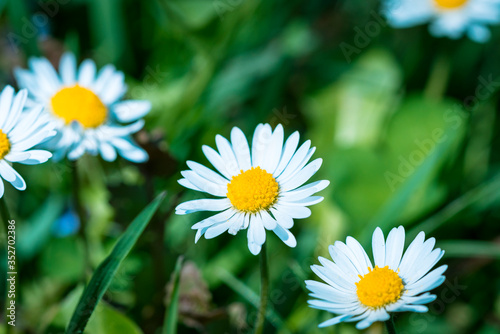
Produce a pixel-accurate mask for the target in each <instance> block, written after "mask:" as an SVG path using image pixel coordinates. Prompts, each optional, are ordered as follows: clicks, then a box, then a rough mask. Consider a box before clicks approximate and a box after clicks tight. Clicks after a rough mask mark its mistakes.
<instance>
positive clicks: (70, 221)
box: [52, 210, 80, 238]
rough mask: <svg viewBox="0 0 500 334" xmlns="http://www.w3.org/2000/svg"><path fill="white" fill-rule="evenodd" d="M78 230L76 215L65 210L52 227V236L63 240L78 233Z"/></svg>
mask: <svg viewBox="0 0 500 334" xmlns="http://www.w3.org/2000/svg"><path fill="white" fill-rule="evenodd" d="M79 229H80V219H79V218H78V215H77V214H76V213H75V212H74V211H71V210H67V211H66V212H65V213H64V214H63V215H62V216H61V217H59V219H57V220H56V221H55V222H54V225H53V226H52V233H53V234H54V236H56V237H59V238H64V237H67V236H70V235H74V234H76V233H78V230H79Z"/></svg>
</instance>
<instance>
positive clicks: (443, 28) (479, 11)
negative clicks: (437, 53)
mask: <svg viewBox="0 0 500 334" xmlns="http://www.w3.org/2000/svg"><path fill="white" fill-rule="evenodd" d="M384 11H385V15H386V16H387V19H388V21H389V24H391V25H392V26H393V27H395V28H408V27H412V26H415V25H419V24H425V23H428V22H430V23H431V24H430V26H429V30H430V32H431V34H432V35H434V36H436V37H443V36H444V37H448V38H452V39H458V38H460V37H462V36H463V35H464V34H467V36H469V38H470V39H472V40H474V41H476V42H479V43H484V42H486V41H488V40H489V39H490V35H491V33H490V30H489V29H488V28H487V27H486V25H488V24H498V23H500V0H420V1H414V0H386V2H385V8H384Z"/></svg>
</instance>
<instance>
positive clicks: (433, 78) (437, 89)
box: [424, 54, 451, 101]
mask: <svg viewBox="0 0 500 334" xmlns="http://www.w3.org/2000/svg"><path fill="white" fill-rule="evenodd" d="M450 69H451V64H450V58H449V57H448V56H447V55H445V54H440V55H438V56H437V57H436V59H435V60H434V64H433V65H432V68H431V73H430V75H429V79H428V81H427V85H426V87H425V90H424V95H425V96H426V97H427V98H429V99H431V100H437V101H439V100H440V99H441V98H442V97H443V95H444V93H445V92H446V86H447V85H448V79H449V77H450Z"/></svg>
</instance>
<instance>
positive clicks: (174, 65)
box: [0, 0, 500, 334]
mask: <svg viewBox="0 0 500 334" xmlns="http://www.w3.org/2000/svg"><path fill="white" fill-rule="evenodd" d="M379 7H380V3H379V2H375V1H361V0H352V1H346V0H337V1H330V0H313V1H295V0H292V1H285V0H277V1H260V0H244V1H243V0H241V1H237V0H209V1H204V0H151V1H133V0H72V1H62V0H56V1H52V0H50V1H49V0H43V1H35V0H19V1H16V0H0V28H1V31H2V36H3V37H1V40H2V47H1V48H0V81H1V82H2V83H3V84H13V85H15V82H14V81H13V78H12V76H11V73H12V70H13V68H14V67H15V66H22V65H24V64H25V62H26V59H27V58H28V57H30V56H38V55H43V56H46V57H48V58H49V59H50V60H51V61H53V62H54V63H56V62H57V60H58V58H59V56H60V54H61V53H62V50H63V49H68V50H71V51H73V52H74V53H75V54H77V56H78V58H79V60H82V59H84V58H89V57H90V58H93V59H94V60H96V62H97V64H98V66H99V67H102V66H104V65H105V64H108V63H112V64H114V65H115V66H116V67H117V68H118V69H119V70H122V71H123V72H124V73H125V76H126V81H127V84H128V87H129V89H128V91H127V93H126V98H131V99H147V100H150V101H151V103H152V106H153V109H152V111H151V112H150V113H149V114H148V115H147V116H146V126H145V130H144V131H143V132H142V133H140V134H138V136H137V140H138V141H139V142H140V144H141V145H143V146H144V147H145V148H146V149H147V150H148V153H149V155H150V160H149V161H148V162H147V163H145V164H141V165H135V164H132V163H129V162H127V161H125V160H123V159H118V160H117V161H115V162H113V163H107V162H104V161H103V160H101V159H100V158H95V157H90V156H85V157H83V158H82V159H80V160H79V161H78V167H79V170H80V171H81V175H80V177H81V184H82V189H81V195H82V198H83V202H84V206H85V212H86V213H87V218H88V221H87V222H86V224H85V226H86V227H85V230H84V231H81V230H80V231H74V233H70V234H69V235H66V236H59V235H57V234H56V233H54V229H56V226H55V221H57V220H58V219H59V218H60V217H61V215H63V213H64V212H66V211H71V210H73V203H72V199H71V193H72V182H71V172H72V167H71V166H70V165H69V164H67V163H66V162H48V163H46V164H43V165H40V166H36V168H34V167H33V166H18V165H16V169H17V168H19V169H18V170H19V173H20V174H21V175H23V176H24V177H25V179H26V181H27V185H28V188H27V190H26V191H25V192H15V191H12V189H10V188H8V187H6V195H5V197H6V198H7V200H8V202H9V207H10V210H11V211H12V212H14V213H15V214H16V221H17V225H16V226H17V227H16V228H17V244H16V247H17V256H18V270H19V272H20V273H21V274H19V276H18V290H19V291H20V293H19V297H18V301H17V305H18V312H19V313H18V314H19V319H21V318H22V319H23V321H19V327H18V332H19V333H47V334H48V333H61V332H64V330H66V329H67V332H68V333H69V332H82V331H83V328H84V327H85V324H86V323H87V321H88V324H87V326H86V327H85V333H89V334H93V333H96V334H114V333H155V334H156V333H161V332H164V333H169V334H170V333H174V332H175V331H176V332H177V333H179V334H184V333H251V332H252V324H253V322H254V320H255V312H256V311H255V310H256V307H257V303H258V291H259V286H260V284H259V273H258V257H255V256H253V255H252V254H251V253H250V252H249V251H248V248H247V240H246V232H245V231H241V232H240V233H238V235H236V236H231V235H227V234H224V235H221V236H219V237H217V238H216V239H213V240H205V239H204V238H202V239H200V240H199V241H198V243H196V244H195V243H194V236H195V231H194V230H192V229H191V226H192V225H193V224H194V223H196V222H198V221H200V220H202V219H204V218H206V217H208V214H207V213H193V214H190V215H186V216H180V215H175V213H174V208H175V206H176V205H177V204H179V203H180V202H183V201H186V200H192V199H196V198H201V197H202V196H203V195H202V194H200V193H198V192H195V191H192V190H186V189H185V188H183V187H181V186H180V185H179V184H178V183H177V180H178V179H179V178H180V177H181V175H180V171H182V170H184V169H186V168H187V167H186V160H193V161H197V162H200V163H202V164H205V165H207V166H209V162H208V161H207V159H206V157H205V156H204V155H203V153H202V151H201V146H202V145H209V146H211V147H215V135H216V134H221V135H223V136H225V137H226V138H227V137H229V135H230V131H231V128H232V127H233V126H238V127H240V128H241V129H242V130H243V131H244V132H245V134H246V135H247V138H250V137H251V134H252V131H253V130H254V129H255V126H256V125H257V124H259V123H264V122H268V123H270V124H271V125H272V126H273V127H274V126H276V125H277V124H278V123H281V124H283V126H284V128H285V134H286V135H290V134H291V133H292V132H294V131H299V132H300V135H301V142H303V141H305V140H307V139H311V142H312V146H315V147H316V148H317V151H316V152H315V154H314V158H323V160H324V162H323V165H322V167H321V169H320V170H319V172H318V173H317V174H316V175H315V176H314V177H313V180H314V181H316V180H321V179H327V180H330V181H331V185H330V186H329V187H328V188H327V189H325V190H324V191H322V192H321V193H320V194H319V195H320V196H324V197H325V200H324V201H323V202H322V203H321V204H318V205H315V206H313V207H311V210H312V215H311V217H310V218H307V219H303V220H297V221H296V222H295V225H294V227H293V228H292V230H291V231H292V233H293V234H294V235H295V236H296V238H297V242H298V243H297V247H296V248H294V249H290V248H288V247H287V246H285V245H283V243H281V242H280V241H279V240H278V239H277V238H276V236H275V235H274V234H273V233H268V234H267V242H268V245H267V247H268V251H269V263H270V289H271V303H270V304H271V307H270V308H269V312H268V314H267V324H266V328H265V331H264V332H265V333H282V334H286V333H308V334H320V333H341V334H350V333H358V332H359V331H357V330H356V329H355V328H354V325H353V324H350V323H348V324H340V325H337V326H335V327H334V328H327V329H319V328H317V325H318V324H319V323H320V322H322V321H324V320H327V319H329V318H331V314H329V313H328V312H324V311H318V310H315V309H312V308H310V307H308V306H307V300H308V296H307V293H308V291H307V290H306V289H305V285H304V281H305V280H306V279H313V278H316V277H315V276H314V274H313V273H312V271H311V269H310V265H312V264H316V263H318V260H317V257H318V256H324V257H328V245H330V244H333V243H334V242H335V241H336V240H345V238H346V236H348V235H351V236H353V237H356V238H357V239H358V240H360V242H361V243H362V244H363V246H364V247H365V249H367V251H368V253H370V252H371V250H370V237H371V234H372V232H373V229H374V228H375V227H376V226H380V227H382V228H383V230H384V232H385V233H386V234H387V233H388V231H389V229H390V228H392V227H394V226H398V225H403V226H404V227H405V229H406V231H407V237H406V245H408V243H409V242H410V241H411V239H412V238H413V237H415V236H416V235H417V234H418V233H419V232H420V231H424V232H425V233H426V237H435V238H436V241H437V243H436V245H437V247H441V248H442V249H444V250H445V251H446V253H445V258H444V259H443V260H441V261H440V264H448V266H449V269H448V270H447V272H446V273H445V274H446V275H447V283H445V285H443V286H442V287H439V288H437V289H436V290H434V292H435V293H436V294H437V296H438V298H437V300H436V301H435V302H433V303H432V304H430V311H429V312H428V313H425V314H401V315H399V316H398V317H397V319H396V326H397V327H398V329H399V330H400V331H401V332H406V333H414V332H425V333H451V332H453V333H459V334H461V333H472V332H474V333H484V334H488V333H497V332H499V331H500V327H499V325H498V324H499V323H500V321H499V319H500V267H499V265H498V263H499V262H498V260H499V255H500V254H499V247H498V242H499V235H500V228H499V224H498V221H499V217H500V205H499V204H500V193H499V191H498V189H499V187H500V154H499V153H498V152H500V140H499V136H498V133H499V129H500V124H499V122H498V116H499V113H498V110H499V104H498V89H499V87H500V84H499V83H497V81H498V78H499V77H500V62H499V61H498V59H500V48H499V47H498V41H499V40H500V28H498V27H493V28H492V38H491V41H490V42H489V43H487V44H484V45H482V44H476V43H473V42H471V41H469V40H467V39H466V38H463V39H459V40H445V39H436V38H433V37H431V36H430V35H429V33H428V31H427V27H415V28H410V29H392V28H390V27H389V26H388V25H383V26H381V29H380V33H379V34H377V35H376V36H373V38H370V41H369V43H368V44H367V45H366V46H364V47H362V48H359V52H356V53H353V54H352V55H350V56H349V57H346V55H345V54H344V53H343V52H342V49H341V48H340V44H341V43H343V42H345V43H349V44H351V45H354V44H355V43H356V42H355V40H356V38H357V37H356V36H357V34H358V32H357V31H359V29H361V30H363V29H365V28H366V25H367V23H369V22H372V21H373V13H377V12H378V11H379V9H380V8H379ZM37 13H38V14H44V15H46V17H47V20H48V21H47V24H39V25H35V26H34V28H35V29H32V27H31V26H30V22H35V21H34V20H35V18H34V16H33V15H34V14H37ZM358 28H359V29H358ZM30 29H31V30H30ZM9 36H10V37H9ZM12 36H15V37H13V38H14V39H13V40H12V38H11V37H12ZM485 82H486V84H485ZM488 82H489V84H487V83H488ZM164 190H167V191H168V195H167V196H166V197H165V200H164V204H163V205H162V206H161V207H159V203H160V201H161V198H157V199H156V200H154V202H153V203H152V204H150V206H148V207H147V208H146V209H145V210H144V211H142V213H141V214H140V215H139V216H138V218H136V220H134V222H133V223H132V224H130V225H128V224H129V222H130V221H131V218H132V217H134V216H135V215H136V213H137V212H140V211H141V210H142V209H143V208H144V207H146V205H147V204H148V203H149V202H151V201H153V199H154V198H155V195H156V194H158V193H160V192H162V191H164ZM157 209H158V213H157V214H156V215H155V216H154V218H152V215H153V213H154V212H155V211H156V210H157ZM150 219H151V222H150V223H149V224H148V222H149V220H150ZM127 225H128V228H127ZM146 225H147V227H146ZM84 236H85V242H84V238H83V237H84ZM139 236H140V238H139ZM138 238H139V239H138ZM85 244H87V246H88V254H85V251H84V245H85ZM132 247H133V249H132ZM129 252H130V254H129ZM87 255H88V260H89V261H88V262H89V263H86V261H84V259H86V256H87ZM181 258H183V259H185V261H184V262H183V263H185V265H181V261H180V260H178V262H177V263H176V262H175V259H181ZM188 262H189V263H191V264H192V266H193V267H194V268H196V273H197V274H196V275H195V274H193V273H191V275H192V276H193V277H195V279H193V278H192V277H191V278H192V280H186V281H189V282H195V283H191V285H189V286H186V285H185V284H186V281H183V280H182V279H181V277H184V276H183V275H188V276H189V273H188V274H185V273H184V269H185V268H186V267H187V263H188ZM1 266H2V268H3V266H4V263H3V262H2V263H1ZM90 277H92V278H91V279H90ZM169 278H171V280H170V283H168V282H169ZM88 279H90V281H89V282H87V280H88ZM86 283H88V284H86ZM447 284H448V285H447ZM453 284H458V285H459V286H460V287H464V288H460V289H458V290H453V289H452V287H453ZM450 285H451V286H450ZM85 286H86V288H84V287H85ZM4 288H5V284H4V282H3V281H2V282H0V291H4ZM453 291H455V292H456V293H455V292H453ZM0 299H1V298H0ZM75 310H76V311H75ZM68 324H69V327H68ZM0 327H2V326H0ZM2 330H3V328H0V333H2ZM369 332H370V333H382V332H383V327H382V326H381V325H380V324H375V325H374V326H373V327H372V328H370V330H369Z"/></svg>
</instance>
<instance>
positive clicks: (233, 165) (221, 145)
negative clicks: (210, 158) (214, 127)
mask: <svg viewBox="0 0 500 334" xmlns="http://www.w3.org/2000/svg"><path fill="white" fill-rule="evenodd" d="M215 143H216V145H217V149H218V150H219V153H220V156H221V158H222V160H223V161H224V166H225V169H226V171H227V172H228V173H229V175H231V176H234V175H238V174H239V173H240V169H239V166H238V161H237V160H236V156H235V155H234V152H233V149H232V148H231V144H230V143H229V141H228V140H227V139H226V138H224V137H222V136H221V135H217V136H215Z"/></svg>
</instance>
